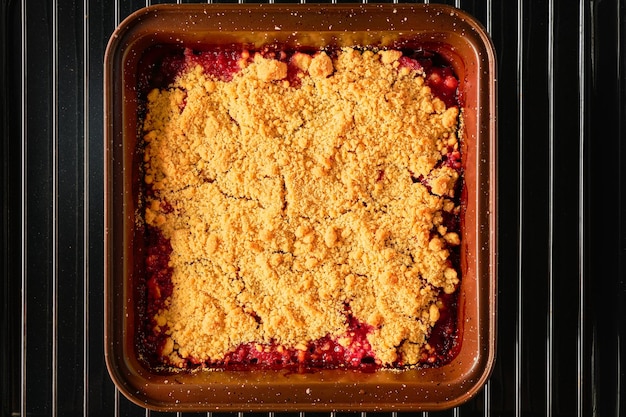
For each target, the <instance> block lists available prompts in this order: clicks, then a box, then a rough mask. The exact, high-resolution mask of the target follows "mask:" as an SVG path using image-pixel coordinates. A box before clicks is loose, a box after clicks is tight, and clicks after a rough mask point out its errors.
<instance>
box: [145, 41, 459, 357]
mask: <svg viewBox="0 0 626 417" xmlns="http://www.w3.org/2000/svg"><path fill="white" fill-rule="evenodd" d="M401 55H402V54H401V53H400V52H399V51H381V52H378V53H376V52H373V51H364V52H361V51H358V50H355V49H343V50H340V51H338V53H337V54H336V56H335V55H332V58H331V56H329V55H327V54H326V53H323V52H320V53H318V54H316V55H315V56H310V55H307V54H301V53H296V54H295V55H294V58H293V61H292V62H293V63H294V65H295V66H296V67H298V68H299V69H301V70H302V71H304V73H305V76H303V77H301V78H300V83H301V85H300V86H299V87H298V88H294V87H293V86H291V85H289V81H287V73H288V71H287V65H286V64H285V63H284V62H279V61H277V60H273V59H266V58H264V57H263V56H261V55H256V56H254V57H253V59H250V60H246V61H242V65H241V67H242V69H241V71H240V72H238V73H237V74H235V76H234V77H233V79H232V81H229V82H224V81H219V80H217V79H215V78H212V77H210V76H208V75H206V74H205V73H204V72H203V69H202V67H201V66H197V67H195V68H189V69H188V70H186V71H184V72H183V73H181V74H180V75H179V76H178V77H177V78H176V80H175V82H174V83H173V84H172V85H171V86H170V87H169V88H167V89H161V90H156V89H155V90H153V91H152V92H150V94H149V95H148V103H147V114H146V117H145V122H144V139H145V145H146V146H145V154H144V162H145V177H144V179H145V182H146V184H147V185H148V186H149V187H150V188H151V189H152V190H153V193H152V196H151V197H148V198H147V203H146V211H145V221H146V223H147V224H148V225H150V226H154V227H156V228H158V229H159V230H160V231H161V233H162V234H163V235H164V236H165V237H166V238H168V239H170V242H171V246H172V253H171V256H170V266H171V267H172V270H173V272H172V285H173V290H172V294H171V296H170V297H169V298H168V299H167V300H166V301H165V303H164V306H165V307H164V308H163V309H162V310H161V311H159V313H158V315H157V316H156V317H154V320H155V323H156V324H157V329H158V330H159V331H162V332H164V333H165V334H166V335H167V343H166V344H165V347H164V350H163V352H162V354H163V355H166V356H167V355H169V358H170V361H171V362H172V363H174V364H180V363H182V360H183V359H184V358H186V357H193V358H195V359H196V360H198V361H207V360H210V361H219V360H221V359H223V358H224V356H225V355H226V354H228V353H229V352H232V351H233V350H234V349H236V348H237V346H240V345H242V344H245V343H258V344H273V345H277V346H284V347H287V348H297V349H300V348H302V349H305V348H306V346H307V344H308V343H310V342H311V341H313V340H317V339H320V338H322V337H325V336H330V337H332V338H335V339H337V340H340V343H341V344H342V345H343V344H349V343H350V333H349V332H347V326H348V323H347V318H346V306H349V310H350V313H351V314H352V315H353V316H354V317H355V318H356V319H357V320H359V321H360V322H363V323H367V324H368V325H370V326H372V327H373V329H374V330H373V331H371V332H370V333H369V334H368V336H367V337H368V341H369V343H370V345H371V347H372V350H373V351H374V352H375V354H376V359H377V361H379V362H380V363H381V364H383V365H389V364H391V363H393V362H394V361H397V360H398V355H399V354H400V355H402V361H403V363H405V364H411V363H416V362H417V361H418V359H419V355H420V352H421V351H422V350H423V347H424V345H425V343H426V338H427V336H428V334H429V332H430V329H431V328H432V326H433V324H434V323H435V322H436V321H437V319H438V318H439V309H438V299H439V294H440V293H441V292H442V291H443V292H445V293H452V292H453V291H454V289H455V287H456V285H457V284H458V282H459V277H458V276H457V271H456V270H455V269H454V268H453V267H452V266H451V262H450V260H449V255H450V254H449V251H448V248H449V247H450V246H455V245H459V244H460V237H459V235H458V234H457V233H456V232H449V231H448V230H447V228H446V227H445V225H444V224H443V223H444V222H443V212H444V211H447V212H452V213H455V212H456V211H458V206H457V205H456V204H455V203H453V197H454V190H455V184H456V182H457V181H458V179H459V178H458V172H457V171H456V170H454V169H451V168H448V167H446V166H443V165H442V164H441V160H442V152H444V151H443V149H447V148H446V147H447V146H450V145H451V144H452V145H453V146H458V144H456V141H457V136H456V135H457V129H458V109H457V108H456V107H450V108H446V106H445V104H444V103H443V101H441V100H440V99H438V98H435V97H434V96H433V94H432V93H431V91H430V88H429V87H427V86H426V85H425V80H424V75H423V74H421V73H419V72H416V71H413V70H407V69H406V68H403V69H402V70H399V65H398V59H399V58H400V57H401ZM420 177H422V178H428V179H429V184H430V187H427V186H426V185H424V184H423V183H422V182H420V181H415V178H420ZM429 188H430V189H429ZM163 207H167V210H166V209H164V208H163Z"/></svg>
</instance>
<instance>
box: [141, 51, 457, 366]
mask: <svg viewBox="0 0 626 417" xmlns="http://www.w3.org/2000/svg"><path fill="white" fill-rule="evenodd" d="M157 52H158V51H157ZM261 53H262V54H263V55H264V56H265V57H273V58H274V59H278V60H279V61H281V62H285V63H287V69H288V70H287V77H286V80H287V81H288V82H289V84H290V86H292V87H294V88H297V87H299V85H300V79H301V77H302V76H303V75H304V71H303V70H302V69H301V68H300V67H298V66H297V65H296V64H295V63H294V61H293V59H292V58H293V56H294V52H285V51H267V50H266V51H262V52H261ZM311 55H313V54H312V53H311ZM155 56H162V52H161V53H155ZM165 56H166V57H165V58H163V59H150V57H148V59H147V60H146V62H145V65H144V71H142V73H141V74H140V79H139V84H140V87H142V88H143V91H145V92H146V93H147V92H148V91H149V90H150V89H152V88H163V87H166V86H167V85H168V84H169V83H171V82H172V80H173V79H174V78H175V77H176V76H177V75H178V74H179V73H181V71H183V69H185V68H188V67H189V66H190V65H201V66H202V67H203V69H204V71H205V73H207V74H210V75H211V76H212V77H215V78H216V79H218V80H221V81H226V82H227V81H230V80H232V78H233V77H234V76H235V74H236V73H237V72H238V71H240V68H241V66H240V61H241V60H242V59H243V60H252V57H251V54H249V53H248V52H245V51H244V52H236V51H233V50H211V51H202V52H199V51H193V50H190V49H185V50H184V51H182V52H180V51H179V52H177V53H173V54H166V55H165ZM433 57H434V58H437V59H434V58H433ZM399 63H400V65H399V67H400V68H402V67H406V68H409V69H411V70H414V71H417V72H423V73H424V74H425V81H426V84H427V85H428V86H429V87H430V88H431V90H432V93H433V94H434V95H435V96H436V97H438V98H440V99H441V100H442V101H444V102H445V104H446V106H448V107H450V106H458V105H459V103H458V95H457V92H458V80H457V78H456V77H455V75H454V73H453V71H452V69H451V68H450V67H449V66H447V65H445V64H441V63H440V62H439V61H438V57H437V56H436V55H429V56H420V57H417V58H412V57H409V56H402V57H401V58H400V59H399ZM183 107H184V106H183ZM440 165H445V166H448V167H450V168H452V169H454V170H457V171H458V172H459V175H461V174H462V166H461V155H460V153H459V151H458V150H455V149H449V150H448V153H447V154H446V155H445V156H444V158H442V161H441V163H440ZM384 176H385V172H384V171H383V170H381V171H379V172H378V174H377V181H382V180H383V179H384ZM414 181H419V182H421V183H423V184H424V185H425V186H426V187H427V188H428V189H430V185H429V184H428V179H427V178H423V177H422V176H420V177H419V178H414ZM146 192H147V194H150V193H151V190H149V189H148V190H146ZM455 195H457V196H458V195H460V193H455ZM457 200H458V197H457ZM161 210H162V211H163V212H170V211H172V210H173V208H172V207H171V206H170V205H169V204H168V203H167V202H165V203H162V205H161ZM443 215H444V217H445V219H444V224H445V226H446V227H447V228H448V230H449V231H455V232H459V233H460V221H459V218H458V215H452V214H450V213H445V212H444V213H443ZM145 236H146V256H145V264H144V271H145V278H144V280H143V281H142V284H141V285H140V287H139V290H140V292H143V294H140V298H141V297H143V298H144V299H143V300H142V302H141V303H140V305H141V306H142V309H143V310H142V312H141V314H140V316H141V320H139V322H140V325H139V329H138V334H139V338H138V341H137V343H138V347H139V350H140V351H141V352H142V354H143V355H144V357H145V359H146V360H147V361H148V362H149V363H150V364H151V365H154V366H158V365H167V359H166V358H164V357H161V356H160V355H159V353H158V352H160V351H161V350H162V348H163V345H164V344H165V342H166V338H167V336H166V335H165V333H166V332H165V331H164V330H166V328H164V326H158V325H157V323H155V321H154V319H153V318H154V317H155V316H156V315H157V313H158V312H159V310H160V309H162V308H164V307H165V300H166V299H167V298H168V297H169V296H170V295H171V293H172V283H171V275H172V268H171V267H170V266H169V265H168V263H169V258H170V254H171V252H172V247H171V245H170V242H169V240H168V239H166V238H164V237H163V235H162V234H161V232H160V231H159V230H158V229H156V228H153V227H147V228H146V230H145ZM450 252H451V257H450V259H451V264H452V266H453V267H454V268H455V269H457V270H458V269H459V268H458V266H459V249H458V247H450ZM440 301H441V303H440V308H439V312H440V317H439V320H438V321H437V322H436V324H435V325H434V327H433V328H432V331H431V334H430V337H429V339H428V344H427V345H426V346H427V347H426V349H425V351H424V353H423V354H422V358H421V360H420V365H421V366H424V367H428V366H440V365H442V364H445V363H447V362H448V361H450V360H451V358H453V357H454V356H455V355H456V353H457V351H458V349H459V347H460V346H459V343H458V328H457V314H456V310H457V293H453V294H442V295H441V298H440ZM345 314H346V321H347V323H348V330H347V334H346V337H345V338H339V339H334V338H331V337H328V336H327V337H323V338H321V339H318V340H315V341H313V342H311V343H310V344H309V345H308V346H306V348H305V349H302V347H299V348H298V349H296V348H285V347H283V346H280V345H277V344H258V343H246V344H243V345H240V346H238V347H237V348H236V349H235V350H234V351H232V352H230V353H229V354H227V355H226V357H225V358H224V359H223V360H221V361H215V362H210V363H207V362H202V361H197V360H194V359H193V358H187V359H186V361H187V363H186V366H187V367H189V368H194V367H205V366H210V367H218V368H228V369H249V368H250V367H251V366H255V367H265V368H294V369H299V370H303V369H304V370H306V369H319V368H339V367H342V368H350V369H360V370H365V371H367V370H375V369H377V368H378V367H379V364H378V363H377V361H376V358H375V354H374V352H373V351H372V349H371V347H370V344H369V342H368V339H367V335H368V333H370V332H371V331H372V330H373V328H372V327H371V326H369V325H366V324H364V323H361V322H359V321H358V320H357V319H356V318H354V317H353V316H352V315H351V313H350V306H349V305H348V306H346V313H345ZM345 340H349V341H350V343H349V344H347V345H346V343H345ZM395 365H396V366H397V367H402V366H403V363H402V359H401V358H400V360H399V361H398V362H397V363H396V364H395Z"/></svg>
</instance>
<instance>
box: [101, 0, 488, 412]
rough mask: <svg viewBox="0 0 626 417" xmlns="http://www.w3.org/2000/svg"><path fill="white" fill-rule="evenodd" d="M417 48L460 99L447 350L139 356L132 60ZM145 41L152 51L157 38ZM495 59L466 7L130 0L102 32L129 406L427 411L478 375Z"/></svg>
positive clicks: (109, 355)
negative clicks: (159, 360) (234, 50)
mask: <svg viewBox="0 0 626 417" xmlns="http://www.w3.org/2000/svg"><path fill="white" fill-rule="evenodd" d="M160 45H162V46H165V48H161V49H159V50H163V51H167V50H168V47H170V46H184V47H192V48H194V47H203V46H207V45H217V46H219V45H226V46H233V45H239V46H241V45H245V46H246V47H247V48H250V49H255V48H260V47H263V46H266V45H281V46H283V47H288V48H302V47H306V48H321V47H328V46H332V47H340V46H363V47H365V46H370V47H396V48H399V47H402V48H412V47H415V48H418V47H428V48H431V49H433V50H434V51H435V52H438V53H439V54H441V55H443V56H444V57H445V58H446V59H447V60H448V61H449V62H450V63H451V64H452V66H453V67H454V70H455V71H456V74H457V75H458V77H459V80H460V83H459V88H460V101H461V105H462V107H463V118H464V123H463V127H462V132H461V134H462V135H461V136H462V154H463V165H464V166H463V169H464V181H465V189H464V192H465V194H464V203H463V204H464V211H463V214H462V219H461V223H462V228H463V229H462V233H463V238H462V248H461V273H462V281H461V287H460V290H459V302H458V308H459V311H458V315H457V316H458V323H457V325H458V329H459V337H460V349H459V352H458V354H457V355H456V357H454V359H452V361H451V362H449V363H448V364H446V365H443V366H441V367H439V368H428V369H407V370H400V371H398V370H395V371H390V370H378V371H375V372H361V371H355V370H345V369H344V370H341V369H335V370H315V371H311V372H307V373H297V372H290V371H287V370H252V371H234V370H233V371H206V370H205V371H194V372H191V371H186V372H178V373H169V374H164V373H163V372H160V371H158V370H156V369H150V368H149V367H147V365H145V364H144V362H143V361H141V360H140V359H139V357H138V352H137V349H136V342H135V340H136V339H135V335H136V331H137V321H138V319H137V317H138V315H139V313H138V311H139V308H140V305H141V303H142V299H141V293H140V292H139V291H137V285H138V282H139V280H140V278H141V277H140V274H141V269H142V267H141V265H142V262H143V259H142V256H143V255H142V253H143V252H142V247H143V245H144V243H143V240H142V239H143V238H142V234H141V233H140V227H139V226H138V225H140V224H141V210H140V201H141V196H140V187H139V184H140V173H139V169H140V168H139V167H140V165H141V159H140V155H138V152H137V145H138V140H139V135H138V126H139V120H140V119H139V118H140V115H139V109H140V100H141V97H140V94H139V90H140V88H139V83H140V80H139V78H140V76H139V75H140V68H139V67H140V62H141V61H142V59H143V58H145V55H146V54H147V53H148V51H149V50H150V51H152V52H150V53H154V50H155V48H153V47H154V46H160ZM157 49H158V48H157ZM495 65H496V64H495V56H494V51H493V47H492V45H491V42H490V40H489V38H488V36H487V35H486V33H485V31H484V30H483V28H482V27H481V26H480V24H478V23H477V22H476V21H475V20H474V19H473V18H472V17H471V16H469V15H467V14H465V13H463V12H461V11H459V10H457V9H454V8H451V7H447V6H441V5H421V4H420V5H391V4H388V5H360V4H354V5H326V6H324V5H289V6H286V5H274V4H259V5H223V4H222V5H213V4H209V5H164V6H154V7H147V8H144V9H141V10H139V11H137V12H136V13H134V14H133V15H131V16H130V17H128V18H127V19H126V20H125V21H124V22H122V23H121V24H120V26H119V27H118V28H117V29H116V31H115V32H114V33H113V35H112V37H111V39H110V42H109V44H108V48H107V51H106V56H105V68H104V83H105V85H104V91H105V96H104V103H105V107H104V115H105V116H104V117H105V121H104V122H105V123H104V126H105V132H104V133H105V135H104V150H105V155H104V158H105V164H104V165H105V172H104V175H105V260H104V261H105V294H104V297H105V317H104V320H105V337H104V339H105V355H106V363H107V367H108V370H109V373H110V375H111V378H112V379H113V381H114V382H115V384H116V385H117V387H118V389H119V390H120V391H121V392H122V393H123V394H124V395H125V396H127V397H128V398H129V399H131V400H132V401H134V402H135V403H137V404H139V405H141V406H144V407H147V408H149V409H154V410H175V411H218V410H219V411H333V410H334V411H376V410H381V411H409V410H412V411H416V410H440V409H445V408H450V407H453V406H456V405H459V404H461V403H462V402H464V401H466V400H468V399H469V398H471V397H472V396H474V395H475V394H476V393H477V392H478V391H479V390H480V389H481V387H482V386H483V384H484V383H485V382H486V381H487V379H488V377H489V374H490V372H491V369H492V366H493V363H494V358H495V351H496V346H495V341H496V335H495V331H496V260H497V259H496V200H497V195H496V88H495V83H496V80H495V71H496V69H495V68H496V66H495Z"/></svg>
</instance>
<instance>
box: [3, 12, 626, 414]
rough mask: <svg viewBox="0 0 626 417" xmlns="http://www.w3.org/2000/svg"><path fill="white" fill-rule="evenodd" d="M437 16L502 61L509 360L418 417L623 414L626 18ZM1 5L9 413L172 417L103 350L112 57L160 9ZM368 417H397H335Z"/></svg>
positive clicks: (502, 219) (503, 318)
mask: <svg viewBox="0 0 626 417" xmlns="http://www.w3.org/2000/svg"><path fill="white" fill-rule="evenodd" d="M269 1H270V2H273V0H269ZM184 2H186V1H181V0H178V1H177V3H184ZM235 2H239V3H243V1H242V0H236V1H235ZM335 2H338V0H332V1H330V3H335ZM394 2H395V1H394ZM425 2H428V1H425ZM432 3H434V2H432ZM437 3H448V4H451V5H453V6H455V7H457V8H460V9H463V10H465V11H466V12H468V13H470V14H472V15H474V16H476V17H477V19H478V20H479V21H481V22H482V23H483V24H484V25H485V27H486V29H487V31H488V32H489V33H490V35H491V37H492V39H493V42H494V45H495V48H496V52H497V56H498V80H497V81H498V103H499V109H498V124H499V129H498V137H499V142H498V169H499V174H498V182H499V189H498V193H499V199H498V206H499V207H498V210H499V213H498V224H499V232H498V233H499V241H498V257H499V267H498V268H499V274H500V276H499V307H498V317H499V323H498V341H497V345H498V359H497V361H496V365H495V369H494V372H493V375H492V377H491V379H490V380H489V382H488V383H487V385H486V386H485V387H484V389H483V390H482V391H481V392H480V393H479V394H478V396H477V397H475V398H474V399H472V400H470V401H469V402H468V403H466V404H464V405H462V406H459V407H457V408H455V409H452V410H449V411H444V412H437V413H422V414H421V415H422V416H435V415H437V416H438V415H452V416H461V415H462V416H466V415H471V416H474V415H477V416H478V415H480V416H501V415H505V416H526V415H529V416H538V415H545V416H589V415H601V416H621V415H624V414H625V413H626V408H625V407H626V406H625V404H624V401H625V400H624V399H625V398H626V389H625V387H626V376H625V372H626V371H625V365H624V363H625V362H626V347H625V344H624V342H623V338H624V337H625V336H626V311H625V310H624V305H625V302H626V283H625V280H626V268H625V262H626V192H625V190H626V174H625V172H626V170H625V168H624V167H626V140H625V139H624V138H625V137H626V134H625V130H624V127H625V124H626V122H625V121H626V110H625V108H626V107H625V105H624V104H625V100H626V87H625V85H624V81H623V80H624V75H625V74H624V68H625V67H626V53H624V52H625V51H624V50H623V48H624V46H623V45H624V40H626V31H625V29H624V26H623V23H622V22H623V21H626V20H625V19H624V18H625V17H626V6H625V4H624V2H623V1H622V0H605V1H593V0H578V1H577V2H574V1H566V0H545V1H539V0H530V1H524V0H517V1H516V2H512V1H511V2H496V1H492V0H454V1H437ZM0 4H1V5H2V6H1V8H0V18H1V19H2V29H1V30H2V40H1V42H2V48H1V49H2V51H1V52H0V57H1V60H2V64H3V65H2V72H1V73H0V75H1V77H0V83H1V85H2V91H4V92H5V93H4V94H3V97H2V112H1V114H0V117H1V119H0V122H2V123H1V125H2V126H3V128H2V132H3V133H2V136H3V143H2V148H1V149H2V151H1V152H2V160H3V169H2V174H1V184H2V197H1V201H2V212H1V220H2V242H3V252H2V255H3V256H2V272H3V277H4V279H3V283H2V287H1V288H2V293H1V301H2V310H1V311H2V316H1V318H0V319H1V323H0V331H1V339H2V344H1V345H2V346H1V347H0V353H1V360H0V375H1V377H0V378H1V379H0V380H1V381H2V384H1V387H0V390H1V395H2V396H1V398H2V402H1V408H0V410H1V411H2V415H7V416H9V415H11V416H15V415H21V416H26V415H29V416H39V415H52V416H67V415H83V416H98V415H115V416H134V415H146V416H147V415H162V413H156V412H150V411H149V410H146V409H143V408H141V407H137V406H136V405H134V404H133V403H131V402H130V401H128V400H127V399H126V398H125V397H123V396H122V395H120V394H119V392H118V391H117V390H116V389H115V387H114V385H113V383H112V382H111V380H110V379H109V377H108V374H107V371H106V367H105V364H104V357H103V356H104V352H103V340H102V339H103V320H102V317H103V300H102V294H103V244H102V242H103V236H104V233H105V231H104V230H103V188H104V184H103V175H102V172H103V160H102V158H103V145H102V143H103V138H102V132H103V125H102V97H103V86H102V84H103V83H102V67H103V55H104V50H105V47H106V43H107V41H108V39H109V36H110V35H111V33H112V32H113V30H114V28H115V27H116V26H117V25H118V24H119V23H120V22H121V20H122V19H124V18H125V17H126V16H128V15H129V14H130V13H132V12H133V11H135V10H137V9H139V8H141V7H143V6H147V5H149V4H150V2H149V1H141V2H140V1H126V0H117V1H110V0H107V1H98V2H96V1H89V0H84V1H82V2H80V1H70V0H47V1H45V2H44V1H42V2H27V1H25V0H23V1H3V2H1V3H0ZM173 414H176V415H181V414H180V413H173ZM250 414H255V415H259V413H244V412H241V413H231V414H227V415H226V414H225V413H208V414H207V416H210V417H224V416H229V417H246V416H248V415H250ZM278 414H280V415H282V413H278V412H276V413H274V412H271V413H266V414H262V415H264V416H267V417H276V416H277V415H278ZM399 414H404V413H399ZM406 414H408V413H406ZM185 415H187V414H185ZM291 415H298V416H299V417H305V413H299V414H298V413H295V414H294V413H292V414H291ZM324 415H326V416H327V415H328V414H324ZM357 415H358V416H360V417H367V415H376V416H379V415H384V416H391V417H398V413H360V414H356V413H330V417H347V416H354V417H356V416H357ZM306 416H320V414H319V413H306Z"/></svg>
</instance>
